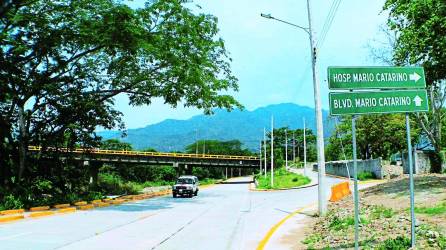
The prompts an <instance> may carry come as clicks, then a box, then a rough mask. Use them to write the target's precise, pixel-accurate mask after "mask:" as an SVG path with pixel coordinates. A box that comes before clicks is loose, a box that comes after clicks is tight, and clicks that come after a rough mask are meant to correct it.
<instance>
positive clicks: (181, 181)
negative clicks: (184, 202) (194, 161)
mask: <svg viewBox="0 0 446 250" xmlns="http://www.w3.org/2000/svg"><path fill="white" fill-rule="evenodd" d="M198 185H199V182H198V178H197V177H196V176H193V175H183V176H180V177H179V178H178V179H177V181H176V183H175V185H173V186H172V196H173V198H176V197H177V196H188V197H190V198H192V197H193V196H197V195H198Z"/></svg>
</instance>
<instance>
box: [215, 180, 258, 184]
mask: <svg viewBox="0 0 446 250" xmlns="http://www.w3.org/2000/svg"><path fill="white" fill-rule="evenodd" d="M253 182H254V181H253V180H250V181H228V182H226V181H225V182H220V183H219V184H250V183H253Z"/></svg>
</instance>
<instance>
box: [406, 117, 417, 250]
mask: <svg viewBox="0 0 446 250" xmlns="http://www.w3.org/2000/svg"><path fill="white" fill-rule="evenodd" d="M406 135H407V158H408V159H409V188H410V217H411V223H410V225H411V227H410V230H411V239H412V241H411V242H412V247H415V197H414V196H415V194H414V183H413V164H412V142H411V140H410V121H409V113H406Z"/></svg>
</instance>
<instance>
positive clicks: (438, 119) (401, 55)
mask: <svg viewBox="0 0 446 250" xmlns="http://www.w3.org/2000/svg"><path fill="white" fill-rule="evenodd" d="M384 10H387V11H389V18H388V20H387V24H388V26H389V28H390V29H391V30H392V31H394V32H395V34H396V40H395V45H394V48H393V62H394V63H395V64H396V65H420V66H423V67H424V70H425V72H426V80H427V83H428V93H429V96H430V112H429V113H424V114H416V117H417V121H418V123H419V125H420V127H421V128H422V130H423V133H424V134H425V135H426V136H427V137H428V138H429V141H430V142H431V144H432V146H433V147H434V148H435V151H436V152H437V153H440V151H441V149H442V146H443V145H444V143H443V142H442V131H443V129H444V128H442V121H443V120H444V118H445V112H444V110H443V107H444V104H445V100H446V67H445V65H446V36H445V34H446V2H445V1H444V0H412V1H407V0H387V1H386V3H385V5H384Z"/></svg>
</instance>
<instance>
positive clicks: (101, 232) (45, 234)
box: [0, 173, 340, 250]
mask: <svg viewBox="0 0 446 250" xmlns="http://www.w3.org/2000/svg"><path fill="white" fill-rule="evenodd" d="M312 174H313V175H314V173H312ZM233 181H236V183H233V184H221V185H216V186H213V187H210V188H206V189H203V190H200V192H199V194H198V196H197V197H194V198H176V199H175V198H172V197H171V196H165V197H159V198H152V199H148V200H143V201H139V202H134V203H127V204H123V205H120V206H111V207H106V208H101V209H95V210H90V211H78V212H76V213H72V214H64V215H56V216H50V217H43V218H36V219H25V220H22V221H19V222H15V223H10V224H0V249H14V250H17V249H76V250H78V249H206V250H208V249H255V248H256V247H257V245H258V243H259V242H260V241H261V240H262V238H263V237H264V236H265V234H266V233H267V232H268V231H269V230H270V228H271V227H272V226H274V225H275V224H276V223H277V222H278V221H280V220H281V219H282V218H284V217H285V216H287V215H288V214H289V213H291V212H293V211H295V210H297V209H299V208H302V207H305V206H308V205H311V204H314V203H316V202H317V186H315V187H310V188H305V189H297V190H287V191H279V192H253V191H249V184H247V183H243V182H244V181H249V178H248V177H245V178H237V179H234V180H233ZM327 181H328V182H329V185H332V184H334V183H336V182H339V181H340V180H338V179H334V178H330V177H327ZM240 182H242V183H240ZM327 195H329V194H328V193H327ZM327 199H328V197H327Z"/></svg>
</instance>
